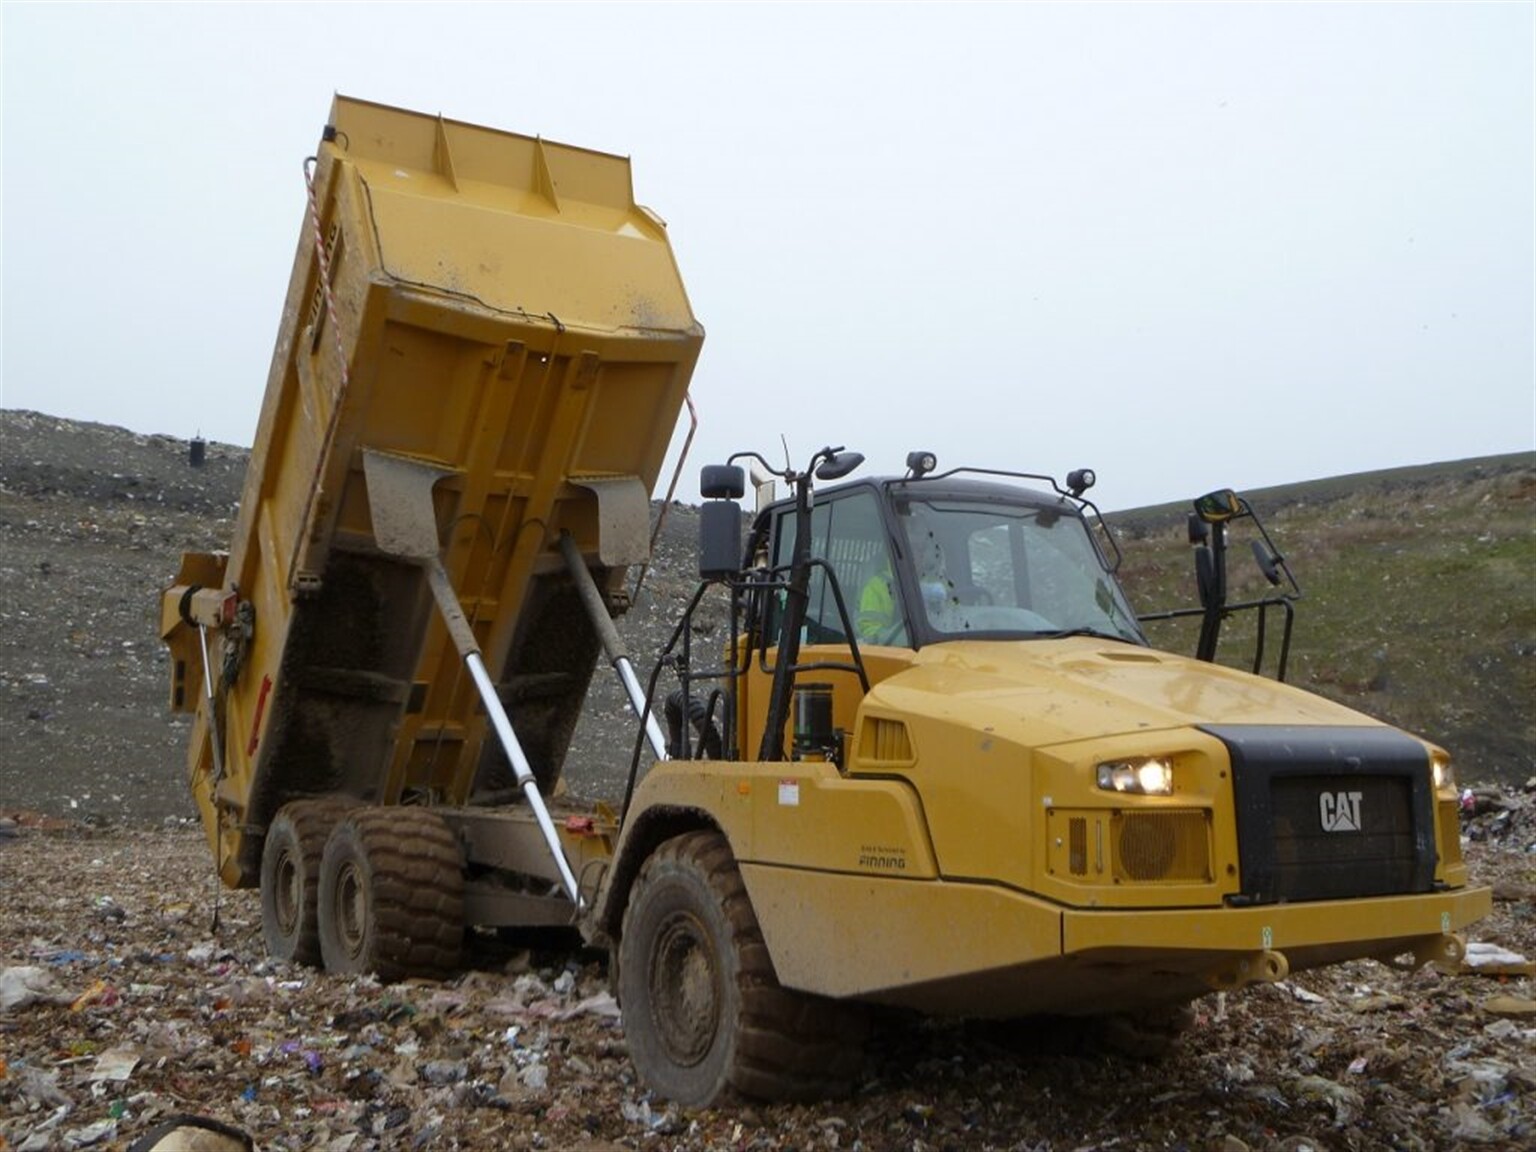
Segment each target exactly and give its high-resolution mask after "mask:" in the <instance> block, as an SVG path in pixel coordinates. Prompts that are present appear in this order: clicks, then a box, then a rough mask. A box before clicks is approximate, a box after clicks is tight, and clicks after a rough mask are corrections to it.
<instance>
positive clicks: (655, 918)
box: [618, 832, 867, 1107]
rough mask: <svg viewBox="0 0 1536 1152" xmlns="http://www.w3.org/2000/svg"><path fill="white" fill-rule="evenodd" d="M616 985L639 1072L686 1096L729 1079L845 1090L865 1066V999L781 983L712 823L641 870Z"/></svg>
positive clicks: (763, 1090)
mask: <svg viewBox="0 0 1536 1152" xmlns="http://www.w3.org/2000/svg"><path fill="white" fill-rule="evenodd" d="M618 987H619V1002H620V1004H621V1005H622V1006H623V1009H624V1032H625V1036H626V1038H627V1041H628V1044H629V1052H630V1058H631V1060H632V1061H633V1062H634V1065H635V1068H636V1070H637V1071H638V1072H639V1073H640V1077H641V1079H642V1080H644V1081H645V1083H646V1085H647V1086H648V1087H650V1088H651V1089H652V1090H654V1091H655V1092H657V1093H658V1094H660V1095H662V1096H665V1097H667V1098H668V1099H671V1100H675V1101H677V1102H678V1103H679V1104H682V1105H684V1106H687V1107H705V1106H708V1105H710V1104H712V1103H714V1102H715V1101H716V1100H717V1099H719V1097H720V1096H721V1095H722V1094H723V1093H724V1092H725V1091H726V1090H727V1089H735V1090H736V1091H738V1092H741V1093H743V1094H745V1095H748V1096H756V1097H759V1098H761V1099H765V1100H813V1099H819V1098H822V1097H825V1096H830V1095H841V1094H844V1093H846V1092H847V1091H848V1090H849V1089H850V1088H851V1087H852V1086H853V1082H854V1080H855V1078H856V1077H857V1076H858V1073H859V1070H860V1068H861V1067H862V1065H863V1041H864V1036H865V1033H866V1031H867V1020H866V1017H865V1013H864V1011H863V1009H862V1008H861V1007H860V1006H858V1005H854V1004H848V1003H843V1002H840V1001H834V1000H827V999H824V998H822V997H819V996H811V995H808V994H806V993H802V992H795V991H791V990H789V989H787V988H783V987H781V986H780V984H779V981H778V977H777V976H776V975H775V973H774V969H773V961H772V959H771V958H770V957H769V955H768V949H767V946H766V945H765V944H764V942H763V935H762V930H761V928H760V927H759V926H758V922H757V916H756V914H755V913H754V912H753V911H752V904H751V901H750V900H749V899H748V897H747V891H746V886H745V885H744V884H743V883H742V879H741V872H740V869H738V868H737V866H736V859H735V857H734V856H733V855H732V854H731V849H730V846H729V844H727V843H726V840H725V838H724V837H723V836H721V835H720V834H719V833H717V832H691V833H688V834H686V835H683V836H678V837H676V838H674V839H672V840H668V841H666V842H665V843H664V844H662V845H661V846H660V847H659V848H658V849H657V850H656V852H655V853H654V854H653V855H652V856H651V857H650V859H648V860H647V861H646V862H645V864H644V865H643V866H642V868H641V869H640V874H639V876H638V877H637V878H636V880H635V886H634V889H633V891H632V892H631V893H630V898H629V903H628V906H627V908H626V909H625V913H624V925H623V933H622V936H621V937H620V941H619V979H618Z"/></svg>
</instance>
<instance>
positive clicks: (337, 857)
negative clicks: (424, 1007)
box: [317, 808, 464, 983]
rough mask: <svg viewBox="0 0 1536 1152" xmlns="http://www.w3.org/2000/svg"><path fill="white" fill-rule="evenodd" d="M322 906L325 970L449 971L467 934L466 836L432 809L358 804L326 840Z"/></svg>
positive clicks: (392, 976)
mask: <svg viewBox="0 0 1536 1152" xmlns="http://www.w3.org/2000/svg"><path fill="white" fill-rule="evenodd" d="M317 909H318V913H319V935H320V953H321V956H322V957H323V958H324V960H325V967H326V970H327V971H330V972H337V973H342V974H349V975H351V974H358V973H363V972H372V973H374V974H376V975H377V976H378V978H379V979H380V980H381V981H383V982H385V983H392V982H394V981H398V980H403V979H406V978H407V977H410V976H427V977H433V978H440V977H443V976H446V975H448V974H449V973H451V972H453V971H454V970H455V969H456V968H457V967H458V966H459V956H460V952H461V950H462V947H463V942H464V859H463V853H462V852H461V851H460V848H459V844H458V841H457V840H456V839H455V838H454V835H453V833H452V831H451V830H450V829H449V828H448V826H447V825H446V824H444V823H443V821H442V820H441V819H440V818H439V817H438V816H436V815H435V814H434V813H432V812H430V811H428V810H427V809H425V808H361V809H358V810H356V811H354V812H352V813H350V814H349V815H348V816H347V818H346V819H345V820H343V821H342V822H341V823H339V824H337V825H336V827H335V829H334V830H332V832H331V835H330V838H329V839H328V840H327V841H326V844H325V853H324V855H323V857H322V859H321V864H320V885H319V900H318V903H317Z"/></svg>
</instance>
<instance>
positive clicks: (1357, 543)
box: [1108, 453, 1536, 783]
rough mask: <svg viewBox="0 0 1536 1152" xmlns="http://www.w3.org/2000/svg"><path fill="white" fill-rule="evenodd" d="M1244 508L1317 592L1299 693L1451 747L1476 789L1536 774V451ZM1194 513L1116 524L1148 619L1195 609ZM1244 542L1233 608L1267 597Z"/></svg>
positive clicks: (1309, 600) (1237, 654) (1303, 638)
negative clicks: (1478, 783) (1188, 531)
mask: <svg viewBox="0 0 1536 1152" xmlns="http://www.w3.org/2000/svg"><path fill="white" fill-rule="evenodd" d="M1245 495H1246V496H1247V497H1248V499H1249V501H1250V503H1251V505H1252V506H1253V507H1254V509H1255V510H1256V511H1257V512H1258V513H1259V515H1260V516H1261V517H1262V518H1263V520H1264V522H1265V524H1266V526H1267V527H1268V529H1269V532H1270V535H1271V537H1272V538H1273V539H1274V541H1275V543H1276V545H1277V546H1278V547H1279V548H1280V549H1281V550H1282V552H1283V553H1284V554H1285V556H1286V558H1287V560H1288V561H1289V563H1290V564H1291V567H1292V569H1293V571H1294V572H1295V573H1296V577H1297V579H1298V581H1299V582H1300V584H1301V586H1302V589H1303V591H1304V599H1303V600H1302V601H1301V602H1300V604H1298V605H1297V623H1296V635H1295V640H1294V644H1293V648H1292V654H1291V667H1290V674H1289V676H1288V679H1289V680H1290V681H1291V682H1292V683H1295V684H1298V685H1300V686H1301V687H1304V688H1309V689H1311V690H1313V691H1316V692H1319V693H1321V694H1322V695H1325V696H1328V697H1330V698H1332V699H1334V700H1337V701H1339V702H1341V703H1344V704H1347V705H1349V706H1350V707H1353V708H1357V709H1359V710H1361V711H1363V712H1367V713H1370V714H1371V715H1373V716H1377V717H1380V718H1381V719H1383V720H1387V721H1389V722H1391V723H1393V724H1396V725H1399V726H1400V727H1403V728H1407V729H1409V730H1410V731H1413V732H1417V733H1419V734H1420V735H1423V736H1426V737H1428V738H1429V739H1432V740H1434V741H1436V742H1438V743H1440V744H1442V745H1444V746H1445V747H1447V748H1448V749H1450V750H1451V752H1452V753H1453V755H1454V756H1455V757H1456V761H1457V765H1458V771H1459V773H1460V775H1461V778H1462V779H1464V780H1490V779H1498V780H1502V781H1505V782H1508V783H1518V782H1521V781H1524V780H1525V779H1526V778H1527V777H1528V776H1529V775H1531V774H1532V773H1533V772H1536V582H1533V579H1532V575H1533V573H1536V453H1520V454H1516V455H1511V456H1498V457H1487V458H1484V459H1479V460H1468V461H1460V462H1456V463H1449V464H1436V465H1426V466H1424V467H1420V468H1401V469H1394V470H1391V471H1387V472H1375V473H1367V474H1362V475H1359V476H1343V477H1336V478H1333V479H1329V480H1319V481H1313V482H1309V483H1304V484H1296V485H1290V486H1286V487H1282V488H1270V489H1265V490H1263V491H1258V492H1252V493H1247V494H1245ZM1186 511H1187V506H1174V505H1165V506H1162V507H1158V508H1149V509H1137V510H1134V511H1130V512H1121V513H1112V514H1110V515H1109V516H1108V520H1109V521H1110V523H1111V524H1112V525H1114V526H1115V528H1116V530H1117V532H1118V533H1119V535H1120V539H1121V542H1122V547H1123V548H1124V550H1125V563H1124V566H1123V568H1122V570H1121V575H1122V578H1123V580H1124V582H1125V584H1126V588H1127V591H1128V592H1129V593H1130V595H1131V597H1132V600H1133V602H1134V603H1135V604H1136V605H1137V606H1138V608H1139V609H1140V610H1141V611H1151V610H1154V609H1159V608H1171V607H1183V606H1187V605H1190V604H1192V603H1193V602H1194V577H1193V562H1192V559H1191V556H1190V550H1189V548H1188V546H1187V544H1186V543H1185V527H1184V519H1185V512H1186ZM1233 544H1234V547H1233V551H1232V554H1231V555H1232V571H1233V573H1234V585H1235V595H1237V596H1242V597H1248V596H1257V595H1260V594H1261V590H1262V589H1263V588H1264V587H1266V586H1265V585H1264V582H1263V580H1262V578H1261V577H1260V576H1259V575H1258V571H1257V568H1256V566H1255V565H1254V563H1253V560H1252V557H1251V555H1250V554H1249V552H1248V545H1247V540H1246V536H1245V534H1244V533H1243V532H1242V531H1241V529H1239V530H1235V531H1234V533H1233ZM1246 619H1247V620H1251V615H1250V616H1247V617H1246ZM1148 630H1149V634H1150V635H1151V637H1152V640H1153V643H1155V644H1157V645H1158V646H1159V647H1163V648H1169V649H1172V650H1175V651H1193V649H1194V642H1195V634H1196V626H1195V625H1194V624H1193V623H1190V622H1184V621H1175V622H1166V623H1157V624H1151V625H1149V626H1148ZM1252 635H1253V632H1252V626H1251V624H1250V623H1246V622H1244V623H1239V622H1236V621H1234V623H1233V624H1232V625H1230V626H1229V629H1228V631H1227V632H1225V633H1224V642H1223V648H1222V653H1221V659H1222V661H1223V662H1224V663H1232V664H1235V665H1239V666H1244V665H1246V664H1247V663H1248V662H1249V661H1251V658H1252V652H1253V643H1252Z"/></svg>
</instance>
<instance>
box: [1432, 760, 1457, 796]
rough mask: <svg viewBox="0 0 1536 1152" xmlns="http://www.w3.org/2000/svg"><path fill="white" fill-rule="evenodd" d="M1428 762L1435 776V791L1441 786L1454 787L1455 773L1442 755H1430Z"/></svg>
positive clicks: (1448, 761)
mask: <svg viewBox="0 0 1536 1152" xmlns="http://www.w3.org/2000/svg"><path fill="white" fill-rule="evenodd" d="M1430 764H1431V765H1433V768H1432V771H1433V774H1434V778H1435V791H1436V792H1438V791H1439V790H1440V789H1442V788H1454V787H1456V773H1455V772H1453V771H1452V770H1451V762H1450V760H1448V759H1447V758H1446V757H1444V756H1432V757H1430Z"/></svg>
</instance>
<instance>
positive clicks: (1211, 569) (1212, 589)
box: [1195, 544, 1216, 608]
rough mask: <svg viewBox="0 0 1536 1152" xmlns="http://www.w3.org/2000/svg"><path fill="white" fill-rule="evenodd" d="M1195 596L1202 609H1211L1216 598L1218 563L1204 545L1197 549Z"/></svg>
mask: <svg viewBox="0 0 1536 1152" xmlns="http://www.w3.org/2000/svg"><path fill="white" fill-rule="evenodd" d="M1195 594H1196V595H1197V596H1199V597H1200V607H1202V608H1209V607H1210V606H1211V601H1212V600H1213V599H1214V598H1215V596H1216V561H1215V560H1214V559H1212V557H1211V550H1210V549H1209V548H1207V547H1206V546H1205V545H1204V544H1202V545H1200V547H1198V548H1196V549H1195Z"/></svg>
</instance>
